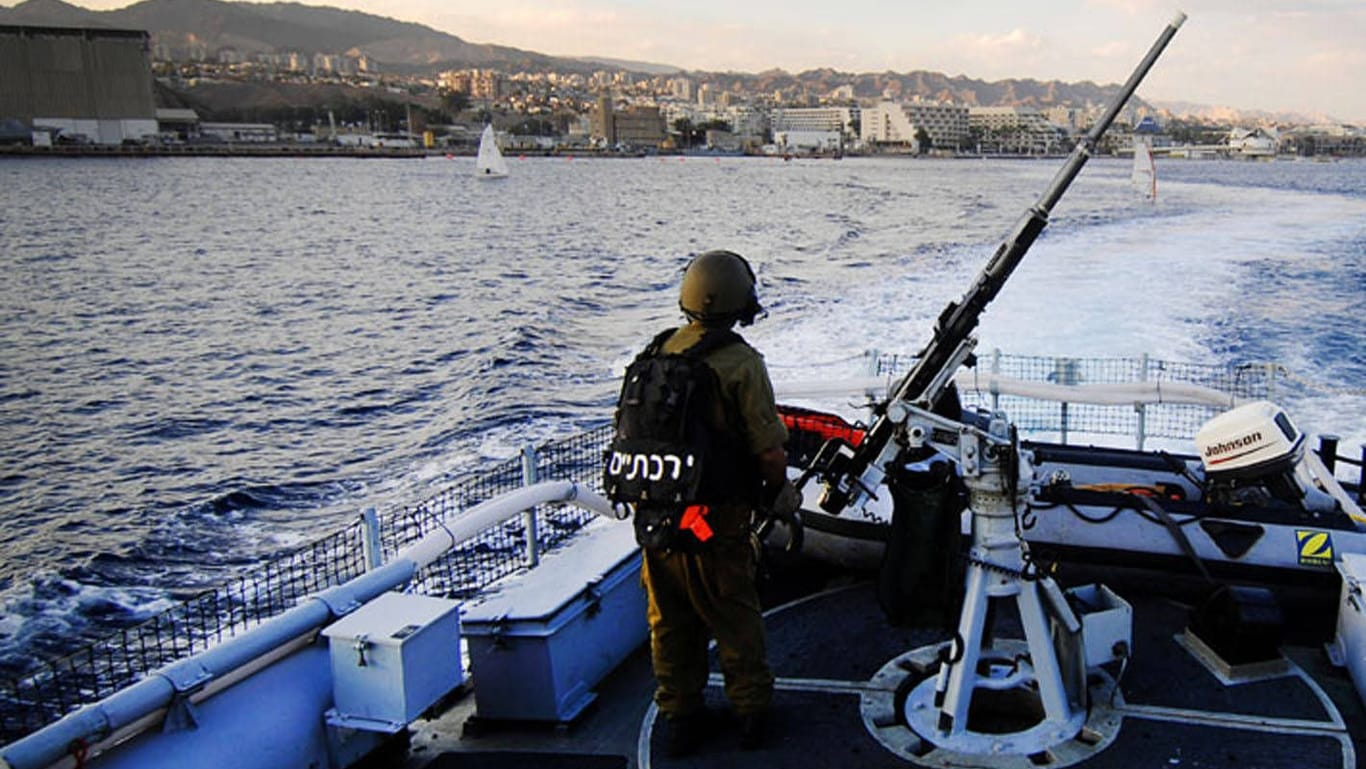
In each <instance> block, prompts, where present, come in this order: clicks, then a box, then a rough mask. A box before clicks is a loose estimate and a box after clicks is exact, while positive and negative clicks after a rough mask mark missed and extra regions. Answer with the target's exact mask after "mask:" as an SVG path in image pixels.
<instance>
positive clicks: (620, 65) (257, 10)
mask: <svg viewBox="0 0 1366 769" xmlns="http://www.w3.org/2000/svg"><path fill="white" fill-rule="evenodd" d="M0 24H28V25H40V26H89V27H113V28H125V29H145V30H148V31H149V32H150V33H151V34H152V37H153V41H154V43H155V44H156V45H157V46H158V49H159V50H161V51H163V52H169V53H171V54H172V55H173V56H175V57H177V58H193V57H194V56H199V57H203V56H208V57H214V56H215V55H216V54H217V53H218V52H219V51H221V50H222V49H225V48H232V49H235V50H236V51H237V52H238V53H239V54H242V55H245V56H248V57H249V56H251V55H253V54H257V53H282V52H297V53H301V54H304V55H306V56H307V55H311V54H314V53H327V54H349V55H352V56H362V55H363V56H365V57H366V58H368V59H369V60H371V61H372V62H375V63H376V64H377V65H378V68H379V70H380V71H382V72H389V73H395V74H433V73H436V72H440V71H443V70H450V69H462V68H471V67H476V68H481V69H498V70H502V71H505V72H516V71H530V72H537V71H540V72H546V71H558V72H580V73H588V72H591V71H594V70H600V69H604V68H606V69H619V70H628V71H632V72H636V73H640V74H642V75H661V74H662V75H669V74H672V73H679V74H689V75H691V76H692V77H694V78H696V79H700V80H705V81H707V82H710V83H712V84H713V85H715V86H718V87H720V88H722V89H730V88H732V87H733V88H736V89H743V90H745V91H748V92H750V93H756V92H769V93H771V92H774V91H776V90H781V89H794V92H797V93H802V92H804V93H809V94H816V95H821V94H826V93H830V92H832V91H834V90H835V89H837V88H841V87H845V86H848V87H851V88H852V90H853V92H854V96H855V97H857V98H860V99H873V98H880V97H882V96H884V95H886V96H890V97H892V98H902V99H909V98H915V97H919V98H922V99H932V100H952V101H955V102H958V103H962V104H970V105H982V106H993V105H1017V106H1018V105H1027V106H1035V107H1041V108H1047V107H1050V106H1057V105H1064V106H1070V107H1077V108H1085V107H1087V106H1091V105H1097V104H1102V103H1105V102H1107V101H1108V100H1109V98H1110V97H1111V96H1113V94H1114V93H1115V92H1116V90H1117V89H1118V85H1116V84H1109V85H1098V84H1096V83H1092V82H1080V83H1067V82H1061V81H1056V80H1054V81H1038V80H1030V79H1008V80H998V81H985V80H978V79H974V78H970V77H965V76H961V75H960V76H955V77H950V76H948V75H945V74H943V73H940V72H928V71H915V72H904V73H896V72H881V73H849V72H839V71H835V70H831V69H819V70H811V71H807V72H802V73H797V74H792V73H788V72H784V71H780V70H774V71H767V72H760V73H733V72H727V73H703V72H692V73H685V72H684V71H683V70H680V69H678V68H676V67H671V66H668V65H666V64H659V63H646V62H630V61H623V60H619V59H613V58H610V57H602V56H598V57H580V58H567V57H556V56H550V55H547V54H543V53H538V52H535V51H526V50H522V49H518V48H511V47H508V46H500V45H494V44H486V43H471V42H468V41H466V40H464V39H462V38H460V37H457V36H456V35H453V34H449V33H446V32H442V31H439V30H436V29H433V28H431V27H428V26H425V25H422V24H416V23H412V22H405V21H398V20H395V19H390V18H385V17H382V16H376V15H373V14H368V13H362V12H359V11H346V10H341V9H338V8H327V7H318V6H311V5H302V4H300V3H294V2H271V3H246V2H224V1H223V0H142V2H139V3H136V4H134V5H131V6H128V7H126V8H120V9H117V10H112V11H91V10H86V9H84V8H80V7H77V6H74V5H71V4H69V3H65V2H62V0H25V2H22V3H20V4H19V5H16V6H15V7H13V8H0ZM192 54H193V55H192ZM1136 106H1140V107H1142V106H1146V105H1145V104H1144V103H1143V102H1141V101H1137V102H1136ZM1170 111H1171V112H1172V113H1173V114H1176V115H1190V116H1195V117H1204V118H1210V119H1215V116H1217V119H1219V120H1226V121H1230V122H1237V121H1238V120H1239V118H1240V117H1247V116H1248V115H1245V114H1243V113H1241V112H1240V111H1239V110H1235V109H1230V108H1226V107H1225V108H1210V107H1205V106H1203V105H1190V104H1182V105H1180V106H1175V107H1174V108H1172V109H1171V110H1170ZM1256 117H1260V118H1263V119H1277V120H1294V119H1295V118H1298V117H1300V116H1290V115H1265V114H1259V115H1257V116H1256Z"/></svg>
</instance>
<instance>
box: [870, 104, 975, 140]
mask: <svg viewBox="0 0 1366 769" xmlns="http://www.w3.org/2000/svg"><path fill="white" fill-rule="evenodd" d="M860 128H861V131H860V135H861V137H862V139H863V141H864V142H865V143H867V144H870V145H874V146H879V147H883V148H900V149H904V150H908V151H910V152H928V151H929V150H931V149H942V150H957V149H959V148H961V147H963V146H964V145H965V144H966V143H967V141H968V137H969V136H970V133H969V127H968V108H967V107H964V106H961V105H957V104H944V103H939V102H921V101H912V102H902V103H896V102H889V101H884V102H880V103H878V105H877V106H876V107H873V108H869V109H865V110H864V111H863V117H862V120H861V126H860Z"/></svg>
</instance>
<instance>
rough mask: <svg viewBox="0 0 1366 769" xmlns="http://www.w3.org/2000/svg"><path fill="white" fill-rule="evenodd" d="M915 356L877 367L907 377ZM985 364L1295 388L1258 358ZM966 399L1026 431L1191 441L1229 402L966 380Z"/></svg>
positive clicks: (1065, 377)
mask: <svg viewBox="0 0 1366 769" xmlns="http://www.w3.org/2000/svg"><path fill="white" fill-rule="evenodd" d="M914 363H915V358H914V357H913V356H905V355H884V356H880V357H879V358H878V360H877V373H878V374H879V375H883V376H899V375H901V374H904V373H906V372H907V371H909V370H910V368H911V366H912V365H914ZM977 370H978V371H979V372H980V374H981V375H982V377H983V378H984V379H985V378H986V376H987V375H988V374H990V373H998V374H1000V375H1002V376H1006V377H1011V378H1015V379H1023V380H1027V381H1032V382H1049V383H1053V384H1063V385H1084V384H1125V383H1129V382H1184V383H1189V384H1197V385H1201V386H1203V387H1208V388H1210V389H1213V390H1218V391H1220V392H1223V393H1227V394H1230V395H1233V396H1235V397H1237V398H1240V399H1254V398H1271V397H1273V395H1274V393H1275V392H1276V391H1277V390H1278V389H1282V390H1283V389H1286V388H1288V387H1291V383H1290V381H1289V380H1288V379H1285V378H1284V377H1282V376H1279V372H1280V368H1279V367H1277V366H1272V365H1263V364H1250V365H1243V366H1236V367H1228V366H1218V365H1212V364H1200V363H1175V362H1171V361H1162V360H1156V359H1153V358H1049V357H1035V356H1022V355H999V354H990V355H983V356H981V357H979V358H978V361H977ZM959 396H960V397H961V398H962V401H963V405H964V406H974V407H980V408H988V409H990V408H997V409H1000V410H1001V411H1004V412H1005V414H1006V416H1007V417H1008V418H1009V419H1010V421H1011V422H1012V423H1013V424H1014V425H1015V426H1016V427H1017V428H1019V430H1020V434H1021V435H1025V436H1033V437H1059V436H1064V435H1069V434H1071V435H1075V434H1084V435H1123V436H1136V435H1138V434H1139V430H1140V422H1141V427H1142V433H1143V435H1144V436H1146V437H1149V438H1167V439H1174V440H1189V439H1191V438H1192V437H1193V436H1194V435H1195V432H1196V430H1198V429H1200V426H1201V425H1203V424H1204V423H1205V422H1206V421H1208V420H1209V419H1210V417H1213V416H1214V415H1216V414H1218V413H1219V412H1220V411H1221V410H1222V409H1221V408H1218V407H1214V406H1200V405H1192V404H1185V403H1149V404H1144V405H1143V407H1142V409H1141V410H1140V409H1138V408H1136V407H1135V406H1134V405H1132V404H1128V405H1121V406H1103V405H1096V404H1087V403H1066V404H1064V403H1058V402H1056V401H1048V400H1036V399H1033V398H1024V397H1019V396H1012V395H1000V396H996V397H995V398H993V396H992V395H991V393H989V392H987V391H986V390H984V389H983V390H978V389H973V388H970V387H960V389H959Z"/></svg>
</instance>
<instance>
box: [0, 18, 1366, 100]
mask: <svg viewBox="0 0 1366 769" xmlns="http://www.w3.org/2000/svg"><path fill="white" fill-rule="evenodd" d="M16 1H17V0H0V2H3V4H5V5H13V4H15V2H16ZM303 2H305V3H306V4H309V5H330V6H333V7H340V8H347V9H352V10H359V11H365V12H367V13H373V14H377V15H380V16H388V17H391V18H395V19H400V20H402V21H413V22H418V23H420V24H426V25H427V26H430V27H433V28H435V29H438V30H441V31H443V32H448V33H450V34H453V35H456V36H458V37H460V38H462V39H464V40H466V41H468V42H473V43H493V44H497V45H507V46H513V47H516V48H524V49H528V50H533V51H538V52H541V53H547V54H553V55H560V56H607V57H612V58H618V59H627V60H632V61H645V62H652V63H659V64H669V65H674V66H677V67H681V68H683V69H691V70H712V71H740V72H760V71H763V70H766V69H774V68H778V69H785V70H788V71H789V72H799V71H801V70H805V69H814V68H818V67H832V68H835V69H838V70H843V71H850V72H881V71H887V70H891V71H896V72H906V71H910V70H921V69H923V70H932V71H938V72H944V73H946V74H949V75H965V76H968V77H972V78H977V79H982V80H1000V79H1004V78H1034V79H1038V80H1053V79H1058V80H1065V81H1073V82H1075V81H1083V80H1091V81H1094V82H1098V83H1117V82H1123V81H1124V80H1125V79H1126V78H1127V77H1128V75H1129V73H1130V72H1131V71H1132V70H1133V68H1134V67H1135V66H1136V65H1137V64H1138V62H1139V61H1140V59H1141V58H1142V56H1143V54H1144V53H1145V52H1146V51H1147V49H1148V47H1149V46H1150V45H1151V44H1152V43H1153V41H1154V40H1156V39H1157V37H1158V35H1159V34H1160V33H1161V31H1162V29H1163V28H1164V27H1165V26H1166V24H1167V23H1168V22H1169V21H1171V20H1172V19H1173V18H1174V17H1175V16H1176V15H1177V13H1178V11H1182V12H1185V13H1186V14H1187V15H1188V17H1189V18H1188V19H1187V21H1186V23H1185V25H1184V26H1183V27H1182V29H1181V31H1180V32H1179V33H1177V35H1176V38H1175V39H1174V40H1173V41H1172V43H1171V45H1170V46H1169V47H1168V49H1167V52H1166V53H1165V54H1164V56H1163V57H1162V59H1161V60H1159V61H1158V63H1157V66H1156V67H1154V69H1153V71H1152V72H1151V73H1150V74H1149V76H1148V78H1147V79H1146V80H1145V81H1144V85H1143V86H1142V87H1141V88H1140V89H1139V92H1138V93H1139V96H1140V97H1142V98H1144V99H1147V100H1150V101H1151V100H1156V101H1167V102H1171V101H1178V102H1191V103H1196V104H1204V105H1209V106H1214V107H1232V108H1237V109H1243V110H1268V111H1273V112H1280V111H1289V112H1298V113H1301V114H1304V115H1307V116H1312V117H1317V116H1325V117H1332V118H1335V119H1338V120H1344V121H1348V122H1352V123H1357V124H1363V125H1366V83H1363V82H1362V73H1364V72H1366V0H949V1H948V2H927V1H926V0H860V1H859V2H850V3H848V4H845V3H838V2H835V3H831V2H828V1H824V2H813V1H812V0H745V1H744V2H737V1H736V0H687V1H686V2H672V3H667V4H666V3H662V2H660V1H659V0H498V2H489V1H488V0H303ZM75 4H76V5H81V6H84V7H87V8H92V9H96V10H108V9H112V8H119V7H123V6H126V5H129V4H130V2H129V0H76V1H75Z"/></svg>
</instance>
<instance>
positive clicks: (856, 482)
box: [802, 13, 1186, 515]
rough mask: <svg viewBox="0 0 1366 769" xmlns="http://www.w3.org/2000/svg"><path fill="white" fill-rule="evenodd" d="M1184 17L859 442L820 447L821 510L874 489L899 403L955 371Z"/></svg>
mask: <svg viewBox="0 0 1366 769" xmlns="http://www.w3.org/2000/svg"><path fill="white" fill-rule="evenodd" d="M1185 20H1186V16H1185V14H1183V13H1181V14H1177V16H1176V17H1175V18H1174V19H1173V20H1172V21H1171V23H1169V24H1168V25H1167V27H1166V29H1164V30H1163V32H1162V34H1161V35H1160V36H1159V37H1158V39H1157V41H1156V42H1155V43H1153V46H1152V48H1150V49H1149V51H1148V53H1147V55H1146V56H1145V57H1144V58H1143V61H1141V62H1140V63H1139V65H1138V68H1137V69H1135V70H1134V72H1133V73H1132V74H1131V75H1129V79H1128V81H1127V82H1125V84H1124V86H1123V87H1122V88H1121V89H1120V92H1119V94H1118V95H1116V97H1115V99H1114V101H1113V102H1112V103H1111V104H1110V105H1109V107H1108V108H1107V109H1106V111H1105V114H1104V115H1102V117H1101V118H1100V120H1099V121H1097V122H1096V124H1095V125H1093V126H1092V127H1091V130H1090V131H1088V132H1087V134H1086V135H1085V136H1084V137H1083V138H1082V139H1081V140H1080V141H1079V142H1078V143H1077V145H1076V147H1075V148H1074V149H1073V150H1072V153H1071V155H1069V156H1068V158H1067V162H1066V163H1065V164H1064V165H1063V167H1062V169H1061V170H1060V171H1058V173H1057V175H1056V176H1054V177H1053V181H1052V182H1051V183H1050V184H1049V186H1048V188H1047V189H1046V190H1045V191H1044V193H1043V195H1042V196H1041V197H1040V198H1039V200H1038V202H1036V203H1035V204H1034V205H1033V206H1032V207H1030V208H1029V209H1028V210H1027V211H1026V212H1025V213H1024V215H1023V216H1022V217H1021V218H1020V220H1019V222H1018V223H1017V224H1016V225H1015V228H1014V229H1013V230H1012V231H1011V233H1010V235H1009V236H1008V237H1007V238H1006V240H1005V241H1004V242H1002V243H1001V245H1000V246H999V247H998V248H997V249H996V253H995V255H994V256H992V258H991V261H990V262H988V263H987V266H986V267H985V268H983V270H982V272H981V273H980V274H978V276H977V279H976V280H975V281H974V282H973V284H972V286H971V287H970V288H969V289H968V291H967V293H966V294H964V295H963V297H962V299H961V300H960V301H957V302H950V303H949V305H948V306H947V307H945V308H944V311H943V312H942V313H940V315H939V319H938V322H937V323H936V324H935V329H934V337H933V338H932V339H931V340H930V342H929V344H927V345H926V346H925V349H924V350H923V351H922V352H921V354H920V356H919V358H918V360H917V361H916V364H915V366H914V367H913V368H912V369H911V370H910V371H909V372H907V374H906V375H905V376H904V377H902V379H901V380H900V381H899V382H897V384H896V386H895V387H893V388H892V390H891V391H890V392H889V393H888V395H887V398H886V400H884V401H883V402H882V403H881V404H880V405H879V407H878V408H877V409H876V412H877V414H878V417H877V419H876V420H875V421H874V423H873V426H872V427H871V428H869V430H868V432H867V434H866V435H865V436H864V439H863V441H862V442H861V443H860V444H859V445H858V447H857V448H855V447H853V446H851V445H850V444H848V443H847V442H843V441H839V440H833V441H831V442H830V443H828V444H826V445H825V446H824V447H822V449H821V451H820V453H819V454H818V455H817V456H816V458H815V459H814V460H813V462H812V464H811V467H810V469H809V470H808V471H807V472H806V473H805V474H804V476H803V478H802V480H803V482H805V481H806V480H807V479H809V478H810V477H812V476H818V477H819V478H820V479H821V481H822V483H823V484H824V491H823V492H822V494H821V500H820V506H821V508H822V509H823V510H825V511H826V512H828V513H831V514H833V515H839V514H840V512H842V511H843V510H844V509H845V508H847V507H850V506H851V505H852V506H861V505H862V504H864V502H866V500H867V499H868V498H869V497H870V496H871V495H873V490H874V489H876V488H877V486H878V485H879V484H880V483H881V482H882V480H883V477H884V476H885V474H886V471H885V467H886V465H887V463H888V462H890V461H892V460H893V459H895V457H896V456H897V454H898V453H899V450H900V448H901V447H900V446H899V445H898V442H896V441H893V440H892V439H893V437H894V436H895V435H896V434H897V431H898V426H899V425H900V424H901V423H902V422H903V421H904V419H905V416H906V409H905V408H904V406H906V405H913V406H918V407H920V408H923V409H930V408H932V407H933V406H934V405H935V403H936V401H937V400H938V399H939V396H940V395H941V394H942V392H943V391H944V389H945V388H946V387H947V386H948V383H949V381H950V380H951V378H952V377H953V375H954V373H955V372H956V371H957V370H958V368H959V367H960V366H962V365H963V364H964V362H965V361H967V359H968V357H969V356H970V355H971V353H972V349H973V347H975V346H976V343H977V342H976V339H975V338H973V337H972V331H973V329H974V328H976V327H977V322H978V319H979V318H980V317H981V315H982V312H983V310H985V309H986V306H987V305H988V304H989V303H990V302H991V300H992V299H994V298H995V297H996V294H997V293H999V292H1000V290H1001V287H1002V286H1004V285H1005V282H1006V281H1007V280H1008V279H1009V278H1010V274H1011V273H1012V272H1014V270H1015V268H1016V267H1017V266H1019V264H1020V261H1021V260H1022V259H1023V258H1024V255H1025V253H1026V252H1027V251H1029V248H1030V246H1031V245H1033V243H1034V240H1035V239H1036V238H1037V237H1038V236H1039V233H1040V232H1042V231H1043V228H1044V227H1045V226H1047V224H1048V215H1049V213H1050V212H1051V211H1052V210H1053V206H1054V205H1056V204H1057V202H1058V200H1059V199H1061V198H1062V195H1063V193H1064V192H1066V191H1067V188H1068V187H1069V186H1070V185H1071V184H1072V181H1073V179H1075V178H1076V176H1077V174H1078V173H1079V172H1080V171H1081V168H1082V166H1083V165H1085V164H1086V161H1087V160H1088V159H1089V158H1090V156H1091V153H1092V152H1093V151H1094V149H1095V147H1096V144H1097V143H1098V142H1099V141H1100V138H1101V136H1102V135H1103V134H1104V133H1105V131H1106V130H1107V129H1108V128H1109V127H1110V124H1111V123H1112V122H1114V119H1115V117H1116V116H1117V115H1118V114H1119V111H1120V109H1122V108H1123V107H1124V104H1125V102H1127V101H1128V100H1129V97H1130V96H1132V95H1133V93H1134V91H1135V90H1136V89H1137V88H1138V84H1139V82H1141V81H1142V80H1143V78H1144V76H1146V75H1147V74H1148V70H1149V69H1151V68H1152V66H1153V64H1154V63H1155V62H1156V61H1157V58H1158V57H1159V56H1160V55H1161V54H1162V51H1163V49H1165V48H1166V46H1167V43H1168V42H1170V41H1171V39H1172V37H1173V36H1174V35H1175V34H1176V31H1177V30H1178V29H1179V28H1180V27H1181V24H1182V23H1184V22H1185Z"/></svg>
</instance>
